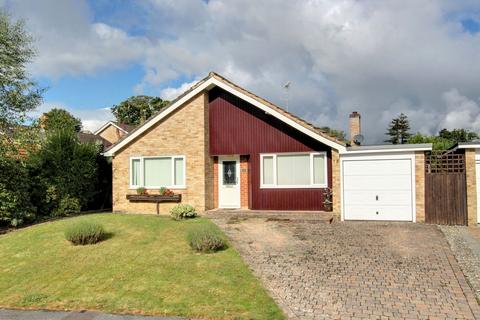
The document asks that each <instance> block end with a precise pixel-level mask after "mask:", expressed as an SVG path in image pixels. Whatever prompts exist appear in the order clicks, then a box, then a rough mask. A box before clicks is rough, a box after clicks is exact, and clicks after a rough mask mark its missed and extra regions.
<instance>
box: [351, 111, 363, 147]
mask: <svg viewBox="0 0 480 320" xmlns="http://www.w3.org/2000/svg"><path fill="white" fill-rule="evenodd" d="M349 129H350V144H351V145H352V146H356V145H359V144H357V143H355V141H353V137H355V136H356V135H359V134H360V132H361V131H360V113H358V112H357V111H353V112H352V113H351V114H350V119H349Z"/></svg>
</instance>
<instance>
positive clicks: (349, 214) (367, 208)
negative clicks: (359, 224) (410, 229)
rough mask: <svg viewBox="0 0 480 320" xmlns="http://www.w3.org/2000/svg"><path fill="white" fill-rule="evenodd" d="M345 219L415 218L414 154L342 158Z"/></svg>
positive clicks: (411, 219)
mask: <svg viewBox="0 0 480 320" xmlns="http://www.w3.org/2000/svg"><path fill="white" fill-rule="evenodd" d="M341 163H342V173H343V174H342V177H343V181H342V185H343V197H342V199H343V203H342V205H343V218H344V220H381V221H382V220H383V221H414V220H415V219H414V217H415V205H414V203H415V189H414V188H415V187H414V186H415V154H414V153H408V154H396V155H390V154H388V155H385V154H384V155H381V154H375V155H365V154H358V155H357V154H355V155H353V154H351V155H349V156H345V157H343V159H342V161H341Z"/></svg>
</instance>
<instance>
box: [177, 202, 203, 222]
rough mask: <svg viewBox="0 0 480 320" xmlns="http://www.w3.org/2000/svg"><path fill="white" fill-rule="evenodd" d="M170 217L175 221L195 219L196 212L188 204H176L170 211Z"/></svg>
mask: <svg viewBox="0 0 480 320" xmlns="http://www.w3.org/2000/svg"><path fill="white" fill-rule="evenodd" d="M170 216H171V217H172V218H173V219H175V220H182V219H189V218H195V217H196V216H197V212H196V211H195V208H194V207H193V206H191V205H189V204H177V205H175V206H174V207H173V208H172V209H171V210H170Z"/></svg>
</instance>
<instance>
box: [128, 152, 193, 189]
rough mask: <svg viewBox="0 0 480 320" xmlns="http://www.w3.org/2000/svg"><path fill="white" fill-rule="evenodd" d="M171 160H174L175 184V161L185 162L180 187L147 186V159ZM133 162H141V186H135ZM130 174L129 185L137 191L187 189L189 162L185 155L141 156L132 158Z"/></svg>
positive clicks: (172, 170)
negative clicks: (138, 189)
mask: <svg viewBox="0 0 480 320" xmlns="http://www.w3.org/2000/svg"><path fill="white" fill-rule="evenodd" d="M164 158H170V159H171V160H172V164H171V175H172V182H173V183H175V159H182V160H183V182H182V184H179V185H171V186H146V185H145V179H144V173H145V159H164ZM133 160H140V185H133V184H132V181H133ZM129 161H130V174H129V178H130V181H129V185H130V189H137V188H145V189H153V190H155V189H160V188H168V189H186V187H187V185H186V181H187V161H186V157H185V156H183V155H173V156H170V155H166V156H139V157H130V160H129Z"/></svg>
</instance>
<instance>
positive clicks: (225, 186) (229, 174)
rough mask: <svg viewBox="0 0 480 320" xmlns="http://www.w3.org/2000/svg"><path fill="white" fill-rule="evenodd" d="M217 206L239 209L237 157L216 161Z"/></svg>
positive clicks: (222, 158)
mask: <svg viewBox="0 0 480 320" xmlns="http://www.w3.org/2000/svg"><path fill="white" fill-rule="evenodd" d="M218 206H219V207H220V208H240V160H239V157H238V156H231V157H219V159H218Z"/></svg>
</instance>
